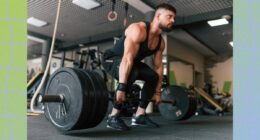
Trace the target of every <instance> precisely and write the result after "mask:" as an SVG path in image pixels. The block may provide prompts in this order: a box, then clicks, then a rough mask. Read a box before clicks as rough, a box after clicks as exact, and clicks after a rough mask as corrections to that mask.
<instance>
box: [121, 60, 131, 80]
mask: <svg viewBox="0 0 260 140" xmlns="http://www.w3.org/2000/svg"><path fill="white" fill-rule="evenodd" d="M132 66H133V62H132V61H129V60H127V59H122V62H121V63H120V66H119V83H125V84H127V79H128V76H129V74H130V72H131V69H132Z"/></svg>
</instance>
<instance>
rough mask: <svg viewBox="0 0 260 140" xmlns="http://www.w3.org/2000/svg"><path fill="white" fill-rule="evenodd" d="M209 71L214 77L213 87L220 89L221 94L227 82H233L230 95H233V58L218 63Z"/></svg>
mask: <svg viewBox="0 0 260 140" xmlns="http://www.w3.org/2000/svg"><path fill="white" fill-rule="evenodd" d="M208 70H209V72H210V74H211V75H212V81H213V86H215V87H216V88H218V91H219V92H220V91H222V89H223V86H224V82H225V81H232V83H231V88H230V94H231V95H233V57H231V58H229V59H227V60H226V61H224V62H221V63H216V64H215V65H214V67H212V68H209V69H208ZM215 90H216V89H215Z"/></svg>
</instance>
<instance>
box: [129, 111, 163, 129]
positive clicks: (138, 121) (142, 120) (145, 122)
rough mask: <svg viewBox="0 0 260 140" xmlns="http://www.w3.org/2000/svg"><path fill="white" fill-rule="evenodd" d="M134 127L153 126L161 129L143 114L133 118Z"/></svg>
mask: <svg viewBox="0 0 260 140" xmlns="http://www.w3.org/2000/svg"><path fill="white" fill-rule="evenodd" d="M131 125H133V126H152V127H159V125H158V124H157V123H155V122H153V121H152V120H151V119H150V118H149V117H148V115H146V114H143V115H139V116H135V115H134V116H133V117H132V123H131Z"/></svg>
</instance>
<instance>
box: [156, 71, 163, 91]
mask: <svg viewBox="0 0 260 140" xmlns="http://www.w3.org/2000/svg"><path fill="white" fill-rule="evenodd" d="M155 71H156V73H157V74H158V76H159V78H158V81H157V85H156V89H155V92H156V93H155V94H160V93H161V88H162V80H163V67H162V66H161V67H159V68H157V69H156V70H155Z"/></svg>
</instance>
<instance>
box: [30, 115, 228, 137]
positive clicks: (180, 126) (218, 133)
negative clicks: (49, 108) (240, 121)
mask: <svg viewBox="0 0 260 140" xmlns="http://www.w3.org/2000/svg"><path fill="white" fill-rule="evenodd" d="M150 118H151V119H152V120H154V121H156V122H158V123H159V124H160V126H161V127H160V128H151V127H134V128H131V130H130V131H116V130H112V129H108V128H106V121H105V120H104V121H103V122H102V123H101V124H99V125H98V126H96V127H95V128H91V129H85V130H77V131H74V132H71V134H69V135H64V134H61V133H60V132H59V131H58V130H57V129H55V128H54V127H53V126H52V124H51V123H49V122H48V121H47V120H46V118H45V116H44V115H39V116H28V127H27V128H28V130H27V132H28V140H88V139H95V140H101V139H109V140H122V139H124V140H125V139H126V140H133V139H138V140H139V139H149V140H157V139H164V140H173V139H174V140H232V139H233V134H232V133H233V119H232V115H228V114H225V115H224V116H222V117H219V116H193V117H192V118H190V119H189V120H186V121H182V122H173V121H169V120H165V119H164V118H162V117H161V116H160V115H159V114H157V113H153V114H152V115H150ZM130 119H131V118H124V120H125V121H126V123H127V124H130Z"/></svg>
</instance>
